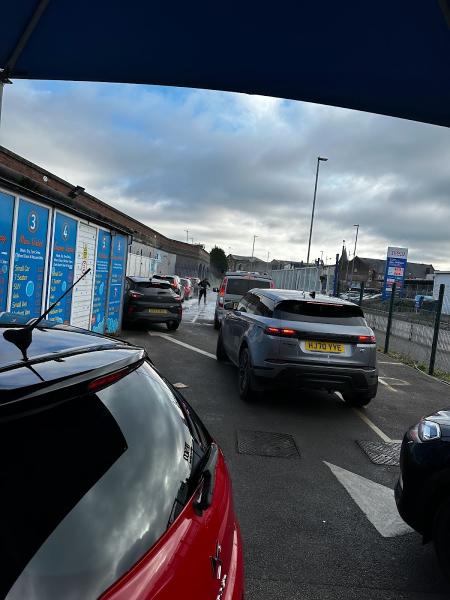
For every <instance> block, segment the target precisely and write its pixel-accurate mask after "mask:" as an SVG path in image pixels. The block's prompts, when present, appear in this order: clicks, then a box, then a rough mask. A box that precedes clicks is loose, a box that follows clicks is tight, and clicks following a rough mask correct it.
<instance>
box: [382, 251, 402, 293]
mask: <svg viewBox="0 0 450 600" xmlns="http://www.w3.org/2000/svg"><path fill="white" fill-rule="evenodd" d="M407 260H408V248H395V247H393V246H389V248H388V251H387V258H386V270H385V273H384V285H383V294H382V296H383V300H386V299H387V298H390V296H391V293H392V286H393V284H394V282H395V283H396V289H397V294H398V295H400V296H401V295H403V284H404V281H405V273H406V263H407Z"/></svg>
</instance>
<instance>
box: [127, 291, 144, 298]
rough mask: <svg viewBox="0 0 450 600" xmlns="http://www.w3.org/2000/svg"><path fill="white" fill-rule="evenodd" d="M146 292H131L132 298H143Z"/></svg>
mask: <svg viewBox="0 0 450 600" xmlns="http://www.w3.org/2000/svg"><path fill="white" fill-rule="evenodd" d="M143 295H144V294H141V293H140V292H130V298H132V299H133V300H139V298H142V296H143Z"/></svg>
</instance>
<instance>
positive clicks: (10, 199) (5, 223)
mask: <svg viewBox="0 0 450 600" xmlns="http://www.w3.org/2000/svg"><path fill="white" fill-rule="evenodd" d="M13 218H14V196H10V195H9V194H4V193H3V192H0V312H4V311H5V310H6V302H7V300H8V282H9V263H10V260H11V237H12V224H13Z"/></svg>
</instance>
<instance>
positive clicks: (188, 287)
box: [180, 277, 194, 300]
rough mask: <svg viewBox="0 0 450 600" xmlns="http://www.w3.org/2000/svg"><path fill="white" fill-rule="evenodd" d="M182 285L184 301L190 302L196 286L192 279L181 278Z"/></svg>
mask: <svg viewBox="0 0 450 600" xmlns="http://www.w3.org/2000/svg"><path fill="white" fill-rule="evenodd" d="M180 282H181V285H182V286H183V300H189V299H190V298H192V297H193V296H194V286H193V285H192V282H191V280H190V279H187V278H185V277H180Z"/></svg>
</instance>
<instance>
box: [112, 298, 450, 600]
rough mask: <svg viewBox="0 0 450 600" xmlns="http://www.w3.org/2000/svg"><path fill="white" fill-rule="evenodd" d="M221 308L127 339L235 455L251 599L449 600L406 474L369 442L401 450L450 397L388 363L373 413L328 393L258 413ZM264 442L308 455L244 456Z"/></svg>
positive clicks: (264, 403)
mask: <svg viewBox="0 0 450 600" xmlns="http://www.w3.org/2000/svg"><path fill="white" fill-rule="evenodd" d="M212 307H213V305H212V298H210V302H209V305H207V306H206V307H205V306H203V305H202V306H201V307H200V309H199V308H198V307H197V305H196V303H194V302H193V301H190V303H188V304H186V310H185V319H184V321H183V323H182V324H181V326H180V328H179V329H178V331H176V332H174V333H169V332H168V331H167V329H166V328H165V327H164V326H158V325H155V326H153V327H152V329H151V330H150V331H143V330H129V331H125V332H124V335H123V337H124V338H126V339H127V340H128V341H131V342H133V343H136V344H138V345H140V346H143V347H145V348H146V349H147V351H148V353H149V355H150V356H151V358H152V360H153V361H154V363H155V364H156V366H157V367H158V368H159V369H160V370H161V371H162V372H163V374H164V375H166V376H167V377H168V378H169V379H170V380H171V381H172V382H173V383H179V384H184V385H185V386H187V387H186V388H184V389H182V390H181V391H182V392H183V393H184V395H185V396H186V398H187V399H188V400H189V402H190V403H191V404H192V405H193V406H194V408H195V409H196V410H197V411H198V413H199V414H200V416H201V417H202V419H203V420H204V422H205V424H206V425H207V427H208V428H209V430H210V431H211V433H212V434H213V436H214V437H215V438H216V439H217V441H218V442H219V444H220V445H221V447H222V449H223V451H224V453H225V455H226V458H227V462H228V466H229V469H230V472H231V476H232V480H233V486H234V498H235V505H236V510H237V514H238V517H239V521H240V524H241V529H242V535H243V540H244V552H245V570H246V599H247V600H256V599H264V600H266V599H267V600H279V599H280V600H281V599H282V600H297V599H302V600H338V599H342V600H361V599H364V600H372V599H373V600H375V599H376V600H394V599H395V600H399V599H400V600H402V599H405V600H406V599H408V600H419V599H420V600H422V599H428V600H438V599H439V600H440V599H444V598H448V597H449V592H450V586H449V584H448V583H447V582H446V581H445V580H444V578H443V576H442V575H441V573H440V571H439V567H438V565H437V561H436V559H435V556H434V551H433V548H432V546H431V545H430V544H428V545H426V546H422V544H421V538H420V536H419V535H418V534H416V533H414V532H412V531H410V530H408V529H407V528H406V526H405V525H404V524H403V523H402V522H401V520H400V519H399V517H398V515H397V514H396V511H395V506H394V503H393V492H392V490H393V488H394V485H395V482H396V479H397V477H398V467H397V466H386V465H379V464H374V463H372V462H371V461H370V459H369V457H368V456H367V455H366V454H365V453H364V452H363V451H362V450H361V448H360V447H359V445H358V444H357V442H358V441H372V442H376V443H382V442H387V443H388V444H390V442H392V441H395V440H400V439H401V437H402V435H403V433H404V431H405V429H406V428H407V427H408V426H409V425H411V424H412V423H414V422H416V421H417V420H418V419H419V418H420V417H421V416H423V415H424V414H427V413H430V412H433V411H435V410H438V409H440V408H443V407H445V406H446V407H448V406H450V387H449V386H446V385H444V384H441V383H439V382H436V381H434V380H432V379H430V378H428V377H427V376H426V375H423V374H421V373H419V372H417V371H415V370H414V369H411V368H410V367H407V366H404V365H401V364H399V363H396V362H395V361H392V360H391V359H389V358H386V357H384V355H382V354H380V356H379V365H380V374H381V385H380V389H379V393H378V396H377V398H376V399H375V400H374V401H372V403H371V404H370V405H369V406H368V407H367V408H366V409H362V410H361V411H356V410H354V409H351V408H350V407H348V406H347V405H345V404H344V402H342V400H341V398H340V397H339V396H338V395H337V394H327V393H320V392H303V393H292V394H289V393H287V394H283V395H281V394H273V395H271V396H268V397H267V398H264V399H263V400H261V401H258V402H257V403H254V404H246V403H244V402H242V401H241V400H240V399H239V395H238V392H237V372H236V369H235V367H233V366H232V365H231V364H220V363H218V362H217V361H216V360H215V358H214V352H215V346H216V339H217V332H216V331H215V330H214V329H213V327H212V324H211V320H212ZM198 350H200V352H198ZM255 432H266V433H269V434H273V433H275V434H287V435H289V436H291V441H292V440H293V442H294V443H295V445H296V447H297V449H298V453H296V455H294V456H291V457H290V458H282V457H274V456H261V454H264V452H267V451H268V449H270V446H267V444H264V443H263V441H262V440H261V439H259V440H256V443H254V444H253V447H252V448H249V447H247V449H250V450H251V451H254V452H257V454H243V453H241V452H239V451H238V443H239V442H240V443H241V445H242V444H244V443H245V442H246V441H247V442H248V441H249V437H248V436H250V437H255ZM258 435H259V434H256V437H258ZM259 437H261V436H259ZM253 441H255V440H253ZM389 447H392V444H390V445H389ZM241 449H242V448H241ZM294 450H295V448H294ZM394 454H395V453H394Z"/></svg>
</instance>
